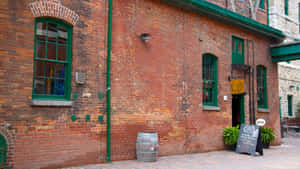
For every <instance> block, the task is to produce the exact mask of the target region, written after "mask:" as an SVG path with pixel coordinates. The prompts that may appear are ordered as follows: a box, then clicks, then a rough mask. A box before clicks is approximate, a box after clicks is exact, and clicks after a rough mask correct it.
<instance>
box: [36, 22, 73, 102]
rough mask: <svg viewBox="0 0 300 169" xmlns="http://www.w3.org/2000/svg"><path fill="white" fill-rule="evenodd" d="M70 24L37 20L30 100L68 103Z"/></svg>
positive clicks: (70, 62)
mask: <svg viewBox="0 0 300 169" xmlns="http://www.w3.org/2000/svg"><path fill="white" fill-rule="evenodd" d="M72 31H73V28H72V26H71V25H69V24H67V23H65V22H64V21H61V20H58V19H55V18H48V17H42V18H36V19H35V33H34V37H35V38H34V64H33V88H32V99H40V100H70V95H71V67H72Z"/></svg>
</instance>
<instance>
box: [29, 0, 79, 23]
mask: <svg viewBox="0 0 300 169" xmlns="http://www.w3.org/2000/svg"><path fill="white" fill-rule="evenodd" d="M29 8H30V9H31V12H32V14H33V16H34V17H54V18H58V19H61V20H64V21H66V22H68V23H70V24H71V25H72V26H74V25H76V23H77V21H78V19H79V15H78V14H77V13H76V12H75V11H73V10H71V9H69V8H67V7H65V6H63V5H62V3H61V1H60V0H36V1H34V2H32V3H30V4H29Z"/></svg>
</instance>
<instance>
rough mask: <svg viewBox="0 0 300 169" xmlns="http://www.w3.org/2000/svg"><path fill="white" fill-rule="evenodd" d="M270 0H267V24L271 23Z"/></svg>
mask: <svg viewBox="0 0 300 169" xmlns="http://www.w3.org/2000/svg"><path fill="white" fill-rule="evenodd" d="M269 17H270V14H269V0H267V24H268V25H270V18H269Z"/></svg>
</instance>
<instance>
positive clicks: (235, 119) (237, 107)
mask: <svg viewBox="0 0 300 169" xmlns="http://www.w3.org/2000/svg"><path fill="white" fill-rule="evenodd" d="M243 123H245V107H244V95H232V126H237V125H241V124H243Z"/></svg>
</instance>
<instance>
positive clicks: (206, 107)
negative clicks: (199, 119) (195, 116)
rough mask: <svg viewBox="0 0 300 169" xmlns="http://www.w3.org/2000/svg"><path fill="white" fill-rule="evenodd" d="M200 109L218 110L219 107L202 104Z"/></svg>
mask: <svg viewBox="0 0 300 169" xmlns="http://www.w3.org/2000/svg"><path fill="white" fill-rule="evenodd" d="M202 110H208V111H220V110H221V108H220V107H218V106H203V107H202Z"/></svg>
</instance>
